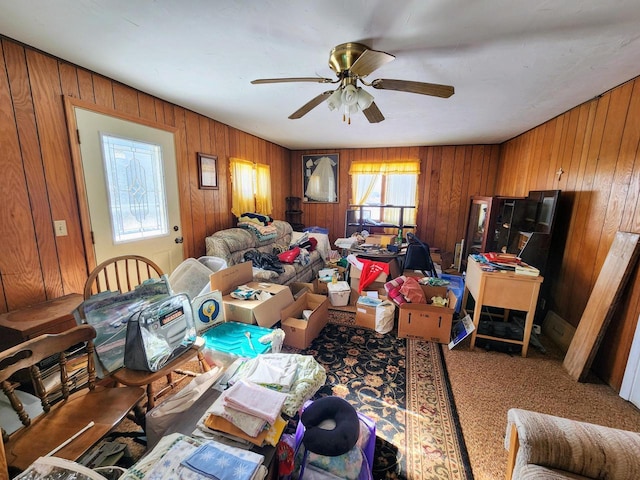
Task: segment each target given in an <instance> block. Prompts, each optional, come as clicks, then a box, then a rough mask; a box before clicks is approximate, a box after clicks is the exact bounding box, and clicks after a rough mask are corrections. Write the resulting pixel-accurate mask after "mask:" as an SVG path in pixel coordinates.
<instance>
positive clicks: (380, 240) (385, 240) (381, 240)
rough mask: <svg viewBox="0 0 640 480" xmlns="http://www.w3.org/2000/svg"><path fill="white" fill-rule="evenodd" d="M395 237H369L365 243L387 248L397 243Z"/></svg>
mask: <svg viewBox="0 0 640 480" xmlns="http://www.w3.org/2000/svg"><path fill="white" fill-rule="evenodd" d="M395 238H396V237H395V235H369V236H368V237H367V238H366V239H365V243H368V244H371V245H380V246H381V247H383V248H384V247H386V246H387V245H390V244H393V242H394V241H395Z"/></svg>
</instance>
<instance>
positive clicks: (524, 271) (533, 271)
mask: <svg viewBox="0 0 640 480" xmlns="http://www.w3.org/2000/svg"><path fill="white" fill-rule="evenodd" d="M516 275H528V276H530V277H537V276H538V275H540V270H538V269H537V268H536V267H532V266H531V265H527V264H526V263H521V264H520V265H516Z"/></svg>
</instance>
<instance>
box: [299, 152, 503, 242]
mask: <svg viewBox="0 0 640 480" xmlns="http://www.w3.org/2000/svg"><path fill="white" fill-rule="evenodd" d="M499 152H500V147H499V146H498V145H461V146H444V147H389V148H359V149H337V150H304V151H293V152H291V195H292V196H297V197H302V196H303V192H302V189H303V184H302V178H303V177H302V155H311V154H322V153H337V154H338V155H339V172H340V177H339V179H338V190H339V193H338V203H303V204H302V211H303V214H302V219H303V223H304V224H305V225H306V226H314V225H318V226H321V227H325V228H329V235H330V237H331V240H332V241H334V240H335V239H336V238H340V237H343V236H344V234H345V217H346V211H347V208H348V206H349V204H351V203H353V202H352V200H351V181H350V180H351V178H350V176H349V166H350V165H351V162H353V161H359V160H374V161H380V160H383V161H384V160H389V161H391V160H398V159H407V160H420V170H421V173H420V179H419V180H418V188H419V189H418V205H419V209H418V219H417V222H416V223H417V226H418V227H417V230H416V232H415V233H416V235H417V236H418V237H419V238H420V239H422V240H424V241H425V242H427V243H428V244H429V246H431V247H437V248H439V249H440V250H442V251H447V252H453V251H454V249H455V245H456V242H460V240H461V239H462V238H463V237H464V229H465V223H466V221H467V213H468V210H469V197H471V196H472V195H492V194H493V193H494V188H495V181H496V172H497V170H498V161H499Z"/></svg>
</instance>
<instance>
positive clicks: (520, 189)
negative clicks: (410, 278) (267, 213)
mask: <svg viewBox="0 0 640 480" xmlns="http://www.w3.org/2000/svg"><path fill="white" fill-rule="evenodd" d="M639 82H640V80H637V79H636V80H635V81H631V82H629V83H627V84H625V85H622V86H620V87H618V88H616V89H614V90H612V91H610V92H607V93H605V94H603V95H602V96H600V97H599V98H596V99H594V100H592V101H590V102H587V103H585V104H583V105H580V106H578V107H576V108H574V109H572V110H570V111H569V112H566V113H565V114H563V115H560V116H559V117H557V118H554V119H552V120H549V121H548V122H546V123H545V124H543V125H540V126H539V127H537V128H535V129H533V130H531V131H529V132H526V133H524V134H522V135H520V136H518V137H517V138H514V139H513V140H511V141H509V142H506V143H504V144H503V145H501V146H498V145H492V146H488V145H472V146H438V147H430V146H423V147H411V148H396V147H393V148H377V149H364V148H363V149H337V150H331V151H323V150H308V151H307V150H305V151H293V152H290V151H288V150H287V149H285V148H283V147H280V146H278V145H275V144H273V143H270V142H267V141H265V140H262V139H259V138H257V137H254V136H252V135H249V134H247V133H245V132H242V131H240V130H237V129H235V128H232V127H229V126H228V125H225V124H222V123H220V122H217V121H215V120H212V119H210V118H206V117H204V116H202V115H199V114H196V113H194V112H192V111H189V110H186V109H184V108H182V107H178V106H176V105H174V104H171V103H169V102H166V101H163V100H161V99H158V98H155V97H152V96H150V95H148V94H146V93H144V92H141V91H138V90H135V89H133V88H130V87H127V86H125V85H122V84H120V83H118V82H115V81H113V80H110V79H108V78H105V77H103V76H100V75H97V74H95V73H92V72H90V71H88V70H85V69H82V68H79V67H77V66H75V65H72V64H70V63H68V62H65V61H62V60H59V59H56V58H54V57H51V56H49V55H47V54H44V53H42V52H39V51H36V50H34V49H31V48H30V47H26V46H24V45H21V44H19V43H17V42H14V41H12V40H9V39H6V38H3V37H1V36H0V145H2V153H1V154H0V171H2V173H3V175H2V179H1V180H0V204H1V205H2V207H1V208H0V221H1V225H2V228H1V229H0V245H1V247H0V249H1V254H0V312H4V311H8V310H14V309H17V308H20V307H21V306H24V305H28V304H32V303H36V302H39V301H43V300H46V299H51V298H55V297H58V296H60V295H63V294H67V293H71V292H80V291H81V290H82V287H83V285H84V281H85V279H86V276H87V264H86V252H85V251H84V248H83V242H82V236H81V225H80V218H79V206H78V205H79V204H78V200H77V198H76V196H75V192H76V188H75V183H74V176H73V169H72V163H71V156H70V147H69V138H68V136H67V133H66V127H65V117H64V108H63V103H64V102H63V96H65V95H67V96H71V97H76V98H79V99H81V100H84V101H87V102H90V103H93V104H95V105H98V106H102V107H106V108H109V109H113V110H114V111H117V112H120V113H126V114H128V115H130V116H131V117H132V118H140V119H145V120H148V121H153V122H157V123H160V124H164V125H167V126H172V127H176V128H177V132H178V133H177V139H178V144H177V153H178V155H177V158H178V177H179V178H178V180H179V188H180V195H181V217H182V225H183V234H184V238H185V244H184V245H185V256H187V257H198V256H201V255H204V253H205V246H204V238H205V236H207V235H209V234H211V233H213V232H214V231H216V230H219V229H223V228H228V227H230V226H232V224H233V221H234V219H233V216H232V215H231V213H230V201H231V200H230V179H229V174H228V172H229V171H228V159H229V158H230V157H239V158H244V159H246V160H250V161H254V162H261V163H267V164H269V165H270V166H271V172H272V178H273V179H274V185H276V184H277V182H278V181H280V179H282V180H283V181H284V182H285V184H284V185H285V187H284V188H277V189H274V212H273V216H274V217H275V218H284V217H285V209H286V204H285V197H286V196H290V195H291V196H300V197H302V160H301V155H302V154H306V153H309V154H313V153H338V154H339V155H340V177H339V183H338V186H339V203H336V204H318V203H308V204H303V205H302V208H303V211H304V213H303V222H304V223H305V224H306V225H320V226H324V227H327V228H329V229H330V232H331V237H332V239H335V238H338V237H341V236H342V235H343V234H344V227H345V215H346V210H347V205H348V204H349V203H350V199H349V197H350V185H349V175H348V170H349V164H350V162H352V161H354V160H361V159H363V160H365V159H370V158H372V159H377V158H381V159H395V158H418V159H420V162H421V170H422V174H421V177H420V181H419V185H420V187H419V192H418V197H419V205H420V209H419V217H418V222H417V223H418V229H417V235H418V236H419V237H420V238H423V239H424V240H426V241H427V242H428V243H429V244H430V245H431V246H433V247H438V248H440V249H442V250H444V251H453V249H454V247H455V243H456V242H459V241H460V239H461V238H463V236H464V226H465V222H466V215H467V211H468V205H469V197H470V196H471V195H496V194H499V195H518V196H519V195H526V193H527V192H528V191H529V190H537V189H561V190H562V191H563V193H562V207H561V212H560V214H561V219H560V222H559V224H560V225H561V228H562V229H563V230H564V232H563V233H565V234H566V239H567V240H566V248H564V251H563V254H562V255H560V256H559V258H557V259H556V261H557V275H554V276H553V278H550V279H547V281H551V282H552V293H551V295H552V305H551V308H552V309H553V310H554V311H556V312H557V313H558V314H559V315H560V316H562V317H563V318H565V319H566V320H567V321H569V322H570V323H571V324H573V325H577V323H578V322H579V321H580V317H581V314H582V310H583V309H584V306H585V305H586V302H587V299H588V297H589V293H590V291H591V288H592V287H593V284H594V283H595V279H596V278H597V275H598V272H599V270H600V267H601V266H602V263H603V261H604V258H605V256H606V254H607V251H608V248H609V246H610V244H611V241H612V239H613V235H614V233H615V232H616V231H617V230H626V231H633V232H638V231H640V203H639V200H638V198H639V194H640V160H638V153H637V152H638V143H639V139H640V83H639ZM196 152H204V153H209V154H213V155H217V156H218V159H219V165H218V167H219V184H220V188H219V189H218V190H200V189H199V188H198V178H197V176H198V173H197V163H196ZM560 169H562V170H563V171H564V173H563V174H562V175H561V176H560V177H559V178H558V176H557V175H556V172H558V171H559V170H560ZM286 182H290V188H287V187H288V186H289V185H288V184H287V183H286ZM54 220H66V222H67V229H68V233H69V235H68V236H66V237H56V236H55V235H54V231H53V221H54ZM639 313H640V273H639V272H638V269H636V270H635V272H634V275H633V278H632V280H631V284H630V285H629V287H628V288H627V291H626V292H625V294H624V296H623V299H622V303H621V305H620V307H619V308H618V309H617V311H616V313H615V315H614V319H613V322H612V324H611V325H610V327H609V329H608V332H607V335H606V337H605V341H604V343H603V346H602V347H601V349H600V352H599V355H598V357H597V358H596V361H595V362H594V369H596V371H597V372H598V373H599V374H600V376H602V377H603V378H604V379H605V380H607V381H608V382H609V384H610V385H612V386H613V387H614V388H619V386H620V383H621V379H622V372H623V370H624V365H625V364H626V359H627V357H628V353H629V349H630V344H631V339H632V338H633V332H634V330H635V326H636V322H637V319H638V315H639Z"/></svg>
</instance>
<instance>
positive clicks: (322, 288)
mask: <svg viewBox="0 0 640 480" xmlns="http://www.w3.org/2000/svg"><path fill="white" fill-rule="evenodd" d="M329 283H331V281H328V282H326V281H324V280H321V279H319V278H316V279H315V280H314V281H313V289H314V291H315V293H317V294H319V295H329V289H328V288H327V284H329Z"/></svg>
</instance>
